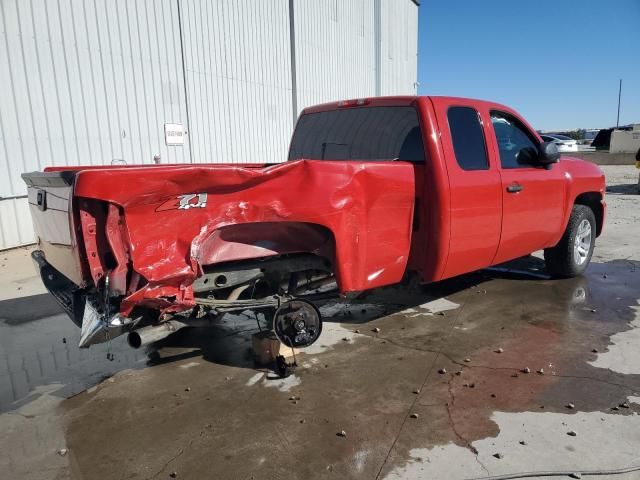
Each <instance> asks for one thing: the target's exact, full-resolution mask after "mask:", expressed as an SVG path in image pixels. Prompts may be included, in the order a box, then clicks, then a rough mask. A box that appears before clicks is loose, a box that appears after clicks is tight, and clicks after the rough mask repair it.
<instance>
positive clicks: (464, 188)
mask: <svg viewBox="0 0 640 480" xmlns="http://www.w3.org/2000/svg"><path fill="white" fill-rule="evenodd" d="M431 100H432V102H433V105H434V109H435V112H436V117H437V121H438V127H439V129H440V134H441V141H442V147H443V153H444V157H445V160H446V168H447V174H448V178H449V195H450V211H451V216H450V219H451V220H450V234H449V235H450V236H449V254H448V257H447V261H446V266H445V268H444V272H443V275H442V277H441V278H448V277H453V276H455V275H460V274H462V273H467V272H470V271H473V270H477V269H479V268H485V267H487V266H489V265H490V264H491V261H492V260H493V258H494V257H495V254H496V250H497V247H498V243H499V241H500V226H501V220H502V196H501V188H502V187H501V181H500V173H499V171H498V166H497V164H496V163H495V161H491V156H490V155H489V146H488V145H487V143H486V141H485V135H486V134H487V130H486V129H487V123H488V121H489V119H488V117H487V116H484V117H483V115H481V113H480V111H479V110H478V108H477V107H476V106H475V104H474V103H469V102H467V101H465V100H462V99H454V98H443V97H431Z"/></svg>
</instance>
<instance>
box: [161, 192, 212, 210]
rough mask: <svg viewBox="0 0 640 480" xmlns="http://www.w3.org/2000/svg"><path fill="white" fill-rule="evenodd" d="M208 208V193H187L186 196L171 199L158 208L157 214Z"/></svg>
mask: <svg viewBox="0 0 640 480" xmlns="http://www.w3.org/2000/svg"><path fill="white" fill-rule="evenodd" d="M206 206H207V194H206V193H185V194H184V195H178V196H177V197H175V198H170V199H169V200H167V201H166V202H164V203H163V204H162V205H160V206H159V207H158V208H156V212H162V211H164V210H189V209H191V208H205V207H206Z"/></svg>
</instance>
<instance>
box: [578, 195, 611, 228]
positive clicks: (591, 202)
mask: <svg viewBox="0 0 640 480" xmlns="http://www.w3.org/2000/svg"><path fill="white" fill-rule="evenodd" d="M573 204H574V205H585V206H587V207H589V208H590V209H591V211H592V212H593V215H594V217H595V218H596V237H599V236H600V234H601V233H602V227H603V224H604V207H603V205H602V194H601V193H600V192H584V193H581V194H580V195H578V196H577V197H576V198H575V200H574V201H573Z"/></svg>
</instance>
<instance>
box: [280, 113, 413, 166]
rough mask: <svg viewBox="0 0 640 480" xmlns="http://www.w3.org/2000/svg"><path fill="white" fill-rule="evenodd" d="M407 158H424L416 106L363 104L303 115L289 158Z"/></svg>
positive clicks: (292, 141) (299, 121) (294, 134)
mask: <svg viewBox="0 0 640 480" xmlns="http://www.w3.org/2000/svg"><path fill="white" fill-rule="evenodd" d="M299 158H307V159H310V160H324V159H327V160H407V161H410V162H424V146H423V143H422V135H421V133H420V124H419V122H418V115H417V112H416V110H415V108H413V107H361V108H345V109H341V110H330V111H326V112H317V113H309V114H306V115H302V116H301V117H300V119H299V120H298V124H297V125H296V129H295V132H294V133H293V138H292V139H291V149H290V150H289V160H297V159H299Z"/></svg>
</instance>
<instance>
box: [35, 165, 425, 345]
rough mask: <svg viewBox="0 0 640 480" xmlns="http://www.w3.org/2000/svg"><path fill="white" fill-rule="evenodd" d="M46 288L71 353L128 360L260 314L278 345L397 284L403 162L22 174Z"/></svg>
mask: <svg viewBox="0 0 640 480" xmlns="http://www.w3.org/2000/svg"><path fill="white" fill-rule="evenodd" d="M23 179H24V181H25V182H26V183H27V185H28V195H29V204H30V210H31V215H32V217H33V223H34V227H35V231H36V235H37V237H38V249H37V250H36V251H34V252H33V259H34V260H35V262H36V263H37V265H38V268H39V269H40V272H41V276H42V280H43V282H44V283H45V285H46V287H47V289H48V290H49V291H50V292H51V294H52V295H53V296H54V297H55V298H56V300H57V301H58V302H59V303H60V305H61V306H62V307H63V308H64V310H65V311H66V312H67V314H68V315H69V316H70V317H71V319H72V320H73V321H74V322H75V323H76V324H77V325H78V326H79V327H81V329H82V333H81V339H80V347H89V346H90V345H92V344H96V343H101V342H105V341H108V340H109V339H112V338H115V337H117V336H119V335H122V334H128V341H129V343H130V345H132V346H133V347H141V346H143V345H146V344H149V343H152V342H155V341H157V340H160V339H162V338H164V337H166V336H168V335H169V334H171V333H173V332H175V331H177V330H179V329H181V328H183V327H185V326H203V325H210V324H211V323H212V322H216V321H218V319H219V318H220V317H221V316H222V315H224V314H225V313H226V312H232V311H244V310H259V309H263V310H264V311H265V312H267V313H266V314H265V316H268V317H271V318H272V322H273V324H272V328H273V329H274V331H275V332H276V334H277V335H278V337H279V339H280V340H281V341H282V342H283V343H285V344H286V345H288V346H292V347H304V346H308V345H310V344H311V343H313V342H314V341H315V340H316V339H317V338H318V336H319V335H320V331H321V319H320V314H319V312H318V309H317V308H316V307H315V305H314V303H313V302H314V301H316V300H318V299H320V298H322V297H323V296H326V295H327V294H332V295H335V294H336V293H342V294H346V293H348V292H358V291H362V290H367V289H370V288H373V287H377V286H381V285H386V284H392V283H396V282H398V281H400V280H401V279H402V277H403V275H404V273H405V269H406V266H407V261H408V252H409V251H410V242H411V228H412V218H413V208H414V195H415V193H414V174H413V170H412V165H411V164H408V163H404V162H376V161H369V162H368V161H359V162H357V163H355V162H345V161H332V160H304V159H302V160H296V161H290V162H286V163H282V164H275V165H230V164H206V165H198V166H196V165H158V166H118V167H72V168H68V167H65V168H58V167H55V168H49V169H46V170H45V171H44V172H34V173H27V174H24V175H23Z"/></svg>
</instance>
